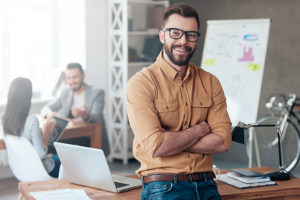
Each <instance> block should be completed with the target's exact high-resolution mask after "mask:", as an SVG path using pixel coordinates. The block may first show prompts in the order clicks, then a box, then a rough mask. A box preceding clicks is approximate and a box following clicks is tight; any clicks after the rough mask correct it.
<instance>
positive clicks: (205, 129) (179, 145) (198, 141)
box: [153, 121, 228, 158]
mask: <svg viewBox="0 0 300 200" xmlns="http://www.w3.org/2000/svg"><path fill="white" fill-rule="evenodd" d="M164 134H165V136H164V139H163V141H162V143H161V145H160V146H159V147H158V148H157V149H156V151H155V152H154V154H153V158H156V157H161V156H172V155H175V154H178V153H181V152H183V151H187V152H192V153H201V154H212V153H222V152H226V151H228V149H227V148H226V146H225V145H224V142H223V140H222V138H221V137H220V136H219V135H217V134H213V133H211V130H210V127H209V125H208V124H207V122H205V121H202V122H200V123H199V124H196V125H195V126H193V127H191V128H189V129H186V130H184V131H179V132H172V131H166V132H164Z"/></svg>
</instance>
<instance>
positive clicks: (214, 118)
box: [207, 76, 231, 149]
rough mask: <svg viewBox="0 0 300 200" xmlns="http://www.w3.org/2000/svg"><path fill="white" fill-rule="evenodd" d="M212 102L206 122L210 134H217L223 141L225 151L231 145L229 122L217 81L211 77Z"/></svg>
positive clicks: (224, 99) (220, 87) (224, 98)
mask: <svg viewBox="0 0 300 200" xmlns="http://www.w3.org/2000/svg"><path fill="white" fill-rule="evenodd" d="M211 81H212V101H213V105H212V107H210V109H209V112H208V116H207V121H208V124H209V125H210V128H211V130H212V133H215V134H218V135H219V136H221V138H222V139H223V142H224V144H225V146H226V148H227V149H229V147H230V144H231V121H230V118H229V115H228V112H227V104H226V97H225V94H224V91H223V89H222V86H221V84H220V82H219V80H218V79H217V78H216V77H215V76H212V78H211Z"/></svg>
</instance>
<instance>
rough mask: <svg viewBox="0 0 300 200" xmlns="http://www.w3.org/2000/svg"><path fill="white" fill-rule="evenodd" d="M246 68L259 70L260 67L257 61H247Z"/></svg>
mask: <svg viewBox="0 0 300 200" xmlns="http://www.w3.org/2000/svg"><path fill="white" fill-rule="evenodd" d="M247 69H248V70H250V71H259V70H261V67H260V64H259V63H257V64H254V63H249V64H248V67H247Z"/></svg>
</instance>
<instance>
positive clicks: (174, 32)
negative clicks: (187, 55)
mask: <svg viewBox="0 0 300 200" xmlns="http://www.w3.org/2000/svg"><path fill="white" fill-rule="evenodd" d="M162 30H163V31H164V32H166V31H169V34H170V38H172V39H174V40H179V39H180V38H181V37H182V36H183V35H184V34H185V36H186V39H187V40H188V41H190V42H196V41H197V40H198V37H199V36H200V33H198V32H196V31H183V30H181V29H179V28H163V29H162Z"/></svg>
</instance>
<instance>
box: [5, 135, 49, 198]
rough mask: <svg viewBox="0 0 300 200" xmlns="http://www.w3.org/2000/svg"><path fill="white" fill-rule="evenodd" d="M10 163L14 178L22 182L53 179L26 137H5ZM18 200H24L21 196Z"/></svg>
mask: <svg viewBox="0 0 300 200" xmlns="http://www.w3.org/2000/svg"><path fill="white" fill-rule="evenodd" d="M4 142H5V146H6V150H7V155H8V163H9V166H10V169H11V170H12V172H13V174H14V176H15V177H16V178H17V179H18V180H19V181H21V182H31V181H42V180H50V179H53V178H52V177H51V176H50V175H49V174H48V173H47V171H46V169H45V167H44V165H43V163H42V161H41V159H40V157H39V156H38V154H37V152H36V150H35V149H34V148H33V146H32V144H31V143H30V142H29V141H28V140H27V139H26V138H25V137H17V136H13V135H8V134H7V135H5V137H4ZM18 199H22V195H21V194H20V195H19V198H18Z"/></svg>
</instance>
